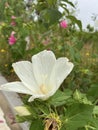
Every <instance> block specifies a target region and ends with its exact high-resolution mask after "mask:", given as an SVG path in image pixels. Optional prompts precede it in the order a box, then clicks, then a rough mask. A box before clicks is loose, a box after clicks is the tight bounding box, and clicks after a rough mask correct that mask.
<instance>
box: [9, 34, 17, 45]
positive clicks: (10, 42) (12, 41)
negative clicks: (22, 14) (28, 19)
mask: <svg viewBox="0 0 98 130" xmlns="http://www.w3.org/2000/svg"><path fill="white" fill-rule="evenodd" d="M14 34H15V32H14V31H13V32H12V33H11V35H10V37H9V45H13V44H15V43H16V38H15V36H14Z"/></svg>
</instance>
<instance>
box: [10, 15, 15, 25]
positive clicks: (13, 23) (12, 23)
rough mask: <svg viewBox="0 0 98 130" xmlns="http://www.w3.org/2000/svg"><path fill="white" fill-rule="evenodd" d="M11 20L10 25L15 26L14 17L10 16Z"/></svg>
mask: <svg viewBox="0 0 98 130" xmlns="http://www.w3.org/2000/svg"><path fill="white" fill-rule="evenodd" d="M11 19H12V22H11V25H12V26H16V22H15V19H16V17H15V16H14V15H12V16H11Z"/></svg>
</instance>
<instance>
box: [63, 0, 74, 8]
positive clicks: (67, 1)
mask: <svg viewBox="0 0 98 130" xmlns="http://www.w3.org/2000/svg"><path fill="white" fill-rule="evenodd" d="M62 1H64V2H66V3H67V4H69V5H71V6H72V7H74V8H75V6H74V4H73V3H72V2H71V1H69V0H62Z"/></svg>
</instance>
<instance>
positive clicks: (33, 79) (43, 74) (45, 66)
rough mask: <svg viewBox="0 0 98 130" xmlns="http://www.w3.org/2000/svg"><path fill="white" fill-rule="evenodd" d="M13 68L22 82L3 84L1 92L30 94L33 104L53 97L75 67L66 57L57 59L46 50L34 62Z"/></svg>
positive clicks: (16, 64)
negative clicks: (36, 100)
mask: <svg viewBox="0 0 98 130" xmlns="http://www.w3.org/2000/svg"><path fill="white" fill-rule="evenodd" d="M12 66H13V68H14V71H15V72H16V74H17V75H18V77H19V78H20V80H21V81H16V82H10V83H6V84H3V85H1V87H0V90H5V91H13V92H18V93H23V94H29V95H31V96H30V98H29V100H28V101H29V102H31V101H33V100H34V99H35V98H39V99H42V100H47V99H48V98H49V97H50V96H52V95H53V94H54V93H55V92H56V91H57V90H58V88H59V87H60V85H61V84H62V82H63V81H64V79H65V78H66V77H67V76H68V75H69V74H70V72H71V71H72V69H73V66H74V65H73V63H71V62H69V60H68V59H67V58H66V57H61V58H58V59H56V57H55V55H54V53H53V52H52V51H47V50H44V51H42V52H40V53H38V54H36V55H34V56H32V62H29V61H19V62H16V63H13V64H12Z"/></svg>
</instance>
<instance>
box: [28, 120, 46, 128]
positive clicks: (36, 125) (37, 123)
mask: <svg viewBox="0 0 98 130" xmlns="http://www.w3.org/2000/svg"><path fill="white" fill-rule="evenodd" d="M30 130H44V125H43V122H42V120H40V119H36V120H34V121H32V123H31V126H30Z"/></svg>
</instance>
